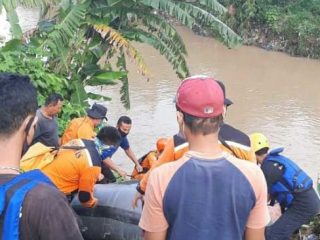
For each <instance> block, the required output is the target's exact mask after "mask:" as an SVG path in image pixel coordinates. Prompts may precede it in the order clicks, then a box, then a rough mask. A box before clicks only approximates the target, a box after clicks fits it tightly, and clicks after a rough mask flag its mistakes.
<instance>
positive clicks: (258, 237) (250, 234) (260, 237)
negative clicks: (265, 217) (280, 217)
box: [244, 228, 265, 240]
mask: <svg viewBox="0 0 320 240" xmlns="http://www.w3.org/2000/svg"><path fill="white" fill-rule="evenodd" d="M244 239H245V240H265V235H264V228H259V229H253V228H246V230H245V233H244Z"/></svg>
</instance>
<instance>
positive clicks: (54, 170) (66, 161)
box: [20, 126, 121, 207]
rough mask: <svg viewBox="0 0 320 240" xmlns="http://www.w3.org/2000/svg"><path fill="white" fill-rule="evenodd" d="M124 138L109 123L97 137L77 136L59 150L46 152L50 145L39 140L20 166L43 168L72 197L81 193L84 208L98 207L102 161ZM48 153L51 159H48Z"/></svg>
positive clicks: (70, 198)
mask: <svg viewBox="0 0 320 240" xmlns="http://www.w3.org/2000/svg"><path fill="white" fill-rule="evenodd" d="M120 140H121V135H120V133H119V132H118V130H117V129H116V128H115V127H111V126H108V127H103V128H102V129H101V130H100V131H99V133H98V134H97V137H96V138H95V139H94V140H86V139H74V140H71V141H70V142H68V143H67V144H65V145H63V146H61V147H60V148H59V149H58V150H57V151H54V149H50V148H49V151H51V152H46V149H45V148H47V147H46V146H44V145H42V146H41V145H39V144H40V143H38V145H37V144H36V145H33V146H32V147H31V148H29V150H28V152H27V153H26V154H25V155H24V156H23V158H22V160H21V164H20V166H21V168H22V169H23V170H25V171H28V170H31V169H35V168H38V169H41V170H42V172H43V173H44V174H45V175H47V176H48V177H49V178H50V180H51V181H52V182H53V183H54V184H55V185H56V186H57V188H58V189H59V190H60V191H61V192H63V193H64V194H65V195H66V196H67V197H68V199H69V200H72V198H73V196H74V195H75V194H76V193H78V198H79V201H80V202H81V204H82V205H83V206H84V207H94V206H95V205H96V203H97V199H96V198H95V197H94V196H93V190H94V184H95V183H96V182H97V181H100V180H101V179H102V178H103V175H102V174H101V164H102V160H103V159H104V156H105V155H106V154H108V152H109V151H110V150H111V151H112V149H114V146H117V145H119V144H120ZM41 149H42V150H41ZM52 150H53V151H52ZM48 155H49V157H50V156H51V157H52V159H51V160H48ZM46 161H48V163H45V162H46ZM109 171H110V172H111V170H110V169H109Z"/></svg>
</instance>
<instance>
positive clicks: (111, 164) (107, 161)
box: [102, 158, 127, 177]
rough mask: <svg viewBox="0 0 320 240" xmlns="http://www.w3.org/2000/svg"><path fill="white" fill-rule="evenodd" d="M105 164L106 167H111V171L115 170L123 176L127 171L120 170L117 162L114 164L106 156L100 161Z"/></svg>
mask: <svg viewBox="0 0 320 240" xmlns="http://www.w3.org/2000/svg"><path fill="white" fill-rule="evenodd" d="M102 162H103V164H104V165H105V166H107V167H108V168H110V169H112V170H113V171H116V172H117V173H119V174H120V175H121V176H122V177H125V176H126V175H127V173H126V172H125V171H124V170H122V169H121V168H120V167H119V166H118V165H117V164H115V163H114V162H113V161H112V159H111V158H106V159H105V160H103V161H102Z"/></svg>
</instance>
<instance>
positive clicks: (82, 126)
mask: <svg viewBox="0 0 320 240" xmlns="http://www.w3.org/2000/svg"><path fill="white" fill-rule="evenodd" d="M106 114H107V108H106V107H105V106H103V105H101V104H98V103H94V104H93V105H92V106H91V108H89V109H87V116H85V117H80V118H75V119H72V120H71V122H70V123H69V125H68V127H67V128H66V130H65V131H64V133H63V135H62V138H61V144H62V145H63V144H66V143H68V142H69V141H71V140H73V139H80V138H81V139H87V140H92V139H94V138H95V136H96V135H97V134H96V132H95V128H96V127H98V126H99V125H101V123H102V121H103V119H105V120H108V119H107V117H106Z"/></svg>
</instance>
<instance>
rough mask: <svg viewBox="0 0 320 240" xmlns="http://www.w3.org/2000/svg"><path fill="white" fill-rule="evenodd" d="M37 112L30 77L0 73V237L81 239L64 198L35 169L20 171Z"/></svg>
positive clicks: (31, 137)
mask: <svg viewBox="0 0 320 240" xmlns="http://www.w3.org/2000/svg"><path fill="white" fill-rule="evenodd" d="M37 107H38V104H37V92H36V89H35V87H34V86H32V84H31V83H30V79H29V78H28V77H26V76H20V75H15V74H4V73H1V74H0V112H1V114H0V186H1V187H0V195H1V199H2V200H3V201H0V210H1V211H0V213H1V217H0V218H1V219H0V220H1V224H0V233H1V235H2V239H6V240H30V239H37V240H56V239H59V240H81V239H83V238H82V236H81V233H80V230H79V227H78V224H77V221H76V219H75V217H74V215H73V212H72V209H71V207H70V206H69V203H68V202H67V199H66V197H65V196H64V195H63V194H62V193H61V192H60V191H59V190H58V189H57V188H56V187H54V186H53V184H52V183H51V181H50V180H49V179H48V178H47V177H46V176H45V175H44V174H42V173H41V172H40V171H39V170H34V171H30V172H28V173H21V172H20V169H19V165H20V159H21V156H22V155H23V145H28V144H30V143H31V141H32V139H33V135H34V129H35V126H36V122H37V117H36V116H35V114H36V110H37Z"/></svg>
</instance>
